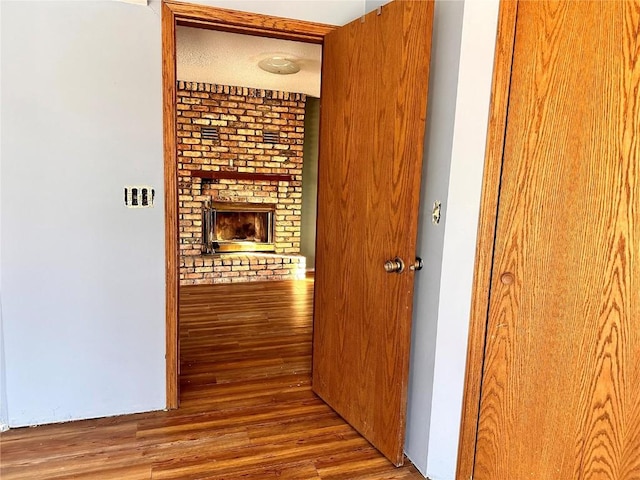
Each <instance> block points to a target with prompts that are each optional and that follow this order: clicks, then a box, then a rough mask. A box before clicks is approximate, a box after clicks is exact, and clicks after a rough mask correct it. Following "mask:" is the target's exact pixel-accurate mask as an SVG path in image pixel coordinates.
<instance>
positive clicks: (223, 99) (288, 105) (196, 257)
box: [177, 81, 306, 284]
mask: <svg viewBox="0 0 640 480" xmlns="http://www.w3.org/2000/svg"><path fill="white" fill-rule="evenodd" d="M177 101H178V105H177V111H178V118H177V121H178V132H177V133H178V187H179V192H178V193H179V199H178V200H179V205H178V207H179V221H180V225H179V233H180V256H181V273H180V276H181V283H182V284H194V283H211V282H213V283H218V282H228V281H251V280H256V279H259V280H266V279H270V278H271V279H273V278H277V279H284V278H292V277H296V276H299V270H300V259H298V258H297V257H298V255H299V253H300V218H301V208H302V161H303V141H304V112H305V101H306V96H305V95H304V94H299V93H288V92H277V91H270V90H260V89H253V88H244V87H233V86H227V85H212V84H205V83H195V82H182V81H180V82H178V92H177ZM212 128H213V129H215V131H212V130H211V129H212ZM265 134H266V135H265ZM197 171H226V172H240V173H253V174H286V175H291V176H292V178H293V180H292V181H274V180H238V179H220V180H203V179H201V178H199V177H197V176H196V175H197ZM207 200H213V201H228V202H250V203H269V204H273V205H274V208H275V246H276V254H275V255H267V256H266V257H265V254H262V255H251V254H247V253H243V254H238V255H237V256H236V257H237V258H236V257H234V255H233V254H225V255H224V260H225V261H224V262H222V257H220V256H218V257H217V258H211V257H209V258H207V257H206V256H203V255H202V253H201V244H202V238H201V229H202V223H201V222H202V206H203V204H204V202H205V201H207ZM252 257H255V258H256V259H261V260H264V263H260V261H258V260H256V261H255V262H252V261H251V260H252ZM218 260H219V261H218ZM267 261H269V263H267ZM274 262H275V265H279V268H275V267H273V266H270V267H269V268H267V267H266V265H274ZM223 263H224V265H223ZM235 264H237V266H239V267H241V269H239V270H238V269H234V268H233V267H234V266H235ZM247 266H249V270H248V271H253V270H251V269H252V268H255V271H258V270H270V271H272V272H277V273H272V274H268V273H262V274H260V275H254V274H252V275H249V274H244V273H242V272H246V271H247V270H246V269H245V267H247ZM302 266H304V262H302ZM223 267H224V268H223ZM226 267H231V268H226ZM285 270H286V271H285ZM249 277H251V278H249Z"/></svg>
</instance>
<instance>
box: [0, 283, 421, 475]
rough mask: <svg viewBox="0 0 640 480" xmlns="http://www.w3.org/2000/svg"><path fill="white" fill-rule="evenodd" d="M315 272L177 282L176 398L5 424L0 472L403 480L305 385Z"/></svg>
mask: <svg viewBox="0 0 640 480" xmlns="http://www.w3.org/2000/svg"><path fill="white" fill-rule="evenodd" d="M312 304H313V280H302V281H292V282H264V283H255V284H237V285H233V286H227V285H218V286H191V287H183V288H182V289H181V291H180V340H181V342H180V358H181V367H180V368H181V372H180V389H181V395H180V396H181V405H180V408H179V409H178V410H174V411H170V412H151V413H144V414H136V415H125V416H120V417H111V418H105V419H99V420H86V421H79V422H71V423H64V424H56V425H45V426H41V427H36V428H21V429H15V430H10V431H9V432H6V433H4V434H1V435H0V478H2V480H15V479H29V480H33V479H51V480H62V479H95V480H103V479H127V480H143V479H145V480H146V479H154V480H156V479H157V480H160V479H163V480H177V479H181V480H194V479H198V480H223V479H224V480H240V479H243V480H250V479H255V480H258V479H260V480H272V479H279V480H312V479H316V480H318V479H322V480H338V479H343V480H346V479H349V480H364V479H368V480H408V479H422V478H423V477H422V476H421V475H420V474H419V473H418V472H417V470H416V469H415V468H414V467H413V466H412V465H411V464H409V463H407V465H406V466H405V467H403V468H399V469H396V468H395V467H393V466H392V465H391V464H390V463H389V462H388V461H387V460H386V459H384V458H383V457H382V456H381V455H380V454H379V453H378V452H377V451H376V450H374V449H373V448H372V447H371V446H370V445H369V443H368V442H366V441H365V440H364V439H363V438H362V437H360V436H359V435H358V434H357V433H356V432H355V431H354V430H353V429H352V428H351V427H350V426H349V425H347V424H346V423H345V422H344V421H343V420H342V419H341V418H340V417H339V416H338V415H336V414H335V413H334V412H333V411H332V410H331V409H330V408H329V407H328V406H326V405H325V404H324V403H323V402H322V401H321V400H319V399H318V398H317V397H316V396H315V395H314V394H313V393H312V392H311V388H310V369H311V328H312V325H311V314H312Z"/></svg>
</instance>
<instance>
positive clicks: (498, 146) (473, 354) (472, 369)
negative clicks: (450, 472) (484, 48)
mask: <svg viewBox="0 0 640 480" xmlns="http://www.w3.org/2000/svg"><path fill="white" fill-rule="evenodd" d="M517 10H518V3H517V1H516V0H503V1H502V2H501V4H500V11H499V14H498V34H497V40H496V54H495V61H494V71H493V86H492V91H491V107H490V112H489V127H488V132H487V149H486V153H485V166H484V174H483V179H482V197H481V203H480V222H479V227H478V240H477V246H476V262H475V270H474V278H473V293H472V299H471V320H470V327H469V343H468V347H467V369H466V374H465V383H464V396H463V400H462V421H461V426H460V442H459V447H458V465H457V472H456V479H457V480H469V479H470V478H472V476H473V469H474V463H475V448H476V436H477V433H478V418H479V413H480V412H479V408H480V395H481V386H482V372H483V363H484V351H485V340H486V338H485V337H486V327H487V315H488V312H489V294H490V286H491V271H492V265H493V249H494V241H495V235H496V221H497V211H498V200H499V195H500V179H501V175H502V159H503V152H504V140H505V135H506V126H507V114H508V107H509V92H510V87H511V66H512V62H513V49H514V45H515V35H516V17H517Z"/></svg>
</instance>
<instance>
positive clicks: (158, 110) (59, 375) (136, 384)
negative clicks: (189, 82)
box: [0, 2, 165, 426]
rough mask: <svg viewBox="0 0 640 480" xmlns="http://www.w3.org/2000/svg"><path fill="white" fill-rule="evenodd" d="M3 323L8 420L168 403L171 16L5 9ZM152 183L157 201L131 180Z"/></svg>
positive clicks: (25, 5) (107, 6)
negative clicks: (165, 63) (165, 123)
mask: <svg viewBox="0 0 640 480" xmlns="http://www.w3.org/2000/svg"><path fill="white" fill-rule="evenodd" d="M0 28H1V35H2V37H1V38H2V65H1V70H2V80H3V89H2V97H1V115H2V126H3V130H2V174H3V175H2V188H1V195H2V203H1V205H2V215H1V216H2V237H1V244H2V255H3V256H2V264H1V275H2V282H3V283H2V309H3V311H2V319H3V323H4V337H5V338H4V340H5V359H6V377H7V397H8V405H9V423H10V425H11V426H21V425H32V424H39V423H47V422H57V421H64V420H71V419H77V418H87V417H97V416H104V415H114V414H118V413H124V412H134V411H144V410H154V409H161V408H163V407H164V406H165V381H164V371H165V368H164V354H165V340H164V258H163V257H164V239H163V235H164V228H163V202H162V197H163V192H162V183H163V169H162V105H161V82H160V77H161V66H160V64H161V57H160V48H159V38H160V21H159V18H158V17H157V16H156V14H155V13H154V12H153V11H152V10H149V9H146V8H141V7H138V6H132V5H125V4H121V3H111V2H3V12H2V24H1V27H0ZM135 183H143V184H150V185H153V186H155V188H156V192H157V195H156V198H157V199H158V202H157V204H156V206H155V208H152V209H144V210H129V209H126V208H125V207H124V206H123V186H124V185H128V184H135Z"/></svg>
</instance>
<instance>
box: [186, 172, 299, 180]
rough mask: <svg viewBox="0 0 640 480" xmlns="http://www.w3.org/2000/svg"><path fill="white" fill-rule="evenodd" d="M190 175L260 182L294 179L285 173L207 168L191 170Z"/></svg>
mask: <svg viewBox="0 0 640 480" xmlns="http://www.w3.org/2000/svg"><path fill="white" fill-rule="evenodd" d="M191 176H192V177H197V178H202V179H208V180H218V179H227V180H253V181H262V182H267V181H268V182H291V181H293V180H295V176H294V175H288V174H285V173H272V174H269V173H251V172H225V171H218V172H212V171H208V170H192V171H191Z"/></svg>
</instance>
